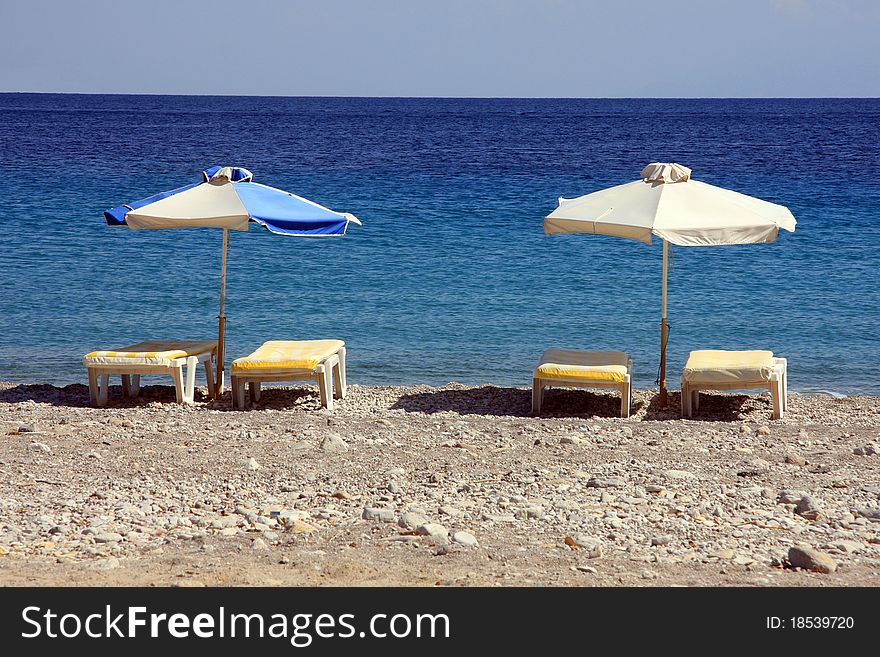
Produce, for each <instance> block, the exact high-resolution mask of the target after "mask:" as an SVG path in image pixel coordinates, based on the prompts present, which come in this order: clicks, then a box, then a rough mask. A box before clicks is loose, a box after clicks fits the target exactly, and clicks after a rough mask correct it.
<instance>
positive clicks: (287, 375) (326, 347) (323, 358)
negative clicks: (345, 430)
mask: <svg viewBox="0 0 880 657" xmlns="http://www.w3.org/2000/svg"><path fill="white" fill-rule="evenodd" d="M304 379H315V380H316V381H317V382H318V390H319V391H320V394H321V405H322V406H323V407H324V408H326V409H328V410H332V409H333V398H334V397H335V398H336V399H342V398H343V397H345V392H346V387H347V384H346V381H345V343H344V342H343V341H342V340H270V341H268V342H264V343H263V345H262V346H261V347H260V348H259V349H257V350H256V351H255V352H254V353H252V354H251V355H250V356H245V357H244V358H238V359H236V360H234V361H232V404H233V406H234V407H235V408H239V409H244V384H245V383H249V384H250V391H251V400H252V401H254V402H256V401H259V399H260V383H261V382H263V381H300V380H304ZM334 379H335V382H336V386H335V391H334V386H333V380H334Z"/></svg>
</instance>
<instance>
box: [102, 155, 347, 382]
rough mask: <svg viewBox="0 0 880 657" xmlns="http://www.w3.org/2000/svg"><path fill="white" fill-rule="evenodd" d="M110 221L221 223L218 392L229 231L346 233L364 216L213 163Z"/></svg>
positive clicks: (110, 215)
mask: <svg viewBox="0 0 880 657" xmlns="http://www.w3.org/2000/svg"><path fill="white" fill-rule="evenodd" d="M104 218H105V219H106V220H107V223H108V224H109V225H111V226H128V227H129V228H133V229H135V230H140V229H149V228H196V227H208V228H222V229H223V255H222V259H221V265H220V267H221V275H220V313H219V320H220V321H219V328H218V336H217V340H218V344H217V387H216V390H217V394H218V395H220V394H221V393H222V387H221V386H222V382H223V342H224V334H225V331H226V308H225V305H226V254H227V251H228V250H229V231H230V230H245V231H246V230H247V229H248V224H249V223H250V222H254V223H256V224H260V225H261V226H263V227H264V228H266V229H268V230H269V231H270V232H273V233H276V234H278V235H291V236H295V237H341V236H342V235H345V232H346V230H347V229H348V225H349V224H350V223H355V224H358V225H360V223H361V222H360V221H359V220H358V219H357V217H355V216H354V215H353V214H349V213H347V212H334V211H333V210H330V209H328V208H325V207H324V206H322V205H318V204H317V203H314V202H313V201H309V200H308V199H304V198H302V197H300V196H296V195H295V194H291V193H289V192H285V191H282V190H280V189H275V188H274V187H268V186H267V185H261V184H260V183H256V182H253V174H252V173H251V172H250V171H248V170H247V169H242V168H239V167H211V168H210V169H207V170H206V171H204V172H202V180H201V181H199V182H197V183H193V184H191V185H186V186H184V187H179V188H178V189H174V190H171V191H169V192H162V193H160V194H156V195H154V196H150V197H148V198H145V199H142V200H140V201H134V202H133V203H129V204H128V205H121V206H119V207H116V208H111V209H110V210H107V211H106V212H105V213H104Z"/></svg>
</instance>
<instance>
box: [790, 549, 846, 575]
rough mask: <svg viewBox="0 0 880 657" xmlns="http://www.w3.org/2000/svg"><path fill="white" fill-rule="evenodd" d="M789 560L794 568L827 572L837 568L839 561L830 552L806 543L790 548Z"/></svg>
mask: <svg viewBox="0 0 880 657" xmlns="http://www.w3.org/2000/svg"><path fill="white" fill-rule="evenodd" d="M788 562H789V563H790V564H791V566H792V567H793V568H803V569H804V570H812V571H815V572H819V573H825V574H830V573H833V572H834V571H835V570H837V562H836V561H835V560H834V559H833V558H832V557H831V555H830V554H826V553H825V552H820V551H819V550H815V549H813V548H811V547H808V546H804V545H796V546H793V547H791V548H789V550H788Z"/></svg>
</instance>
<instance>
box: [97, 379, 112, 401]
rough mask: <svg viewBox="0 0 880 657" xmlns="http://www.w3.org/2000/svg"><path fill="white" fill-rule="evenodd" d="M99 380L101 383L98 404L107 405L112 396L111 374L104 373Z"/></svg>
mask: <svg viewBox="0 0 880 657" xmlns="http://www.w3.org/2000/svg"><path fill="white" fill-rule="evenodd" d="M99 380H100V382H101V385H100V386H98V406H106V405H107V400H108V399H109V398H110V375H109V374H102V375H101V376H100V378H99Z"/></svg>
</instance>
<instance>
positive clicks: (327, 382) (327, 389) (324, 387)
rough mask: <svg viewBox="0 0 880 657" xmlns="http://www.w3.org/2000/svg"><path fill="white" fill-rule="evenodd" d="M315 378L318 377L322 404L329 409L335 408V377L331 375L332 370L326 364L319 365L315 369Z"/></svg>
mask: <svg viewBox="0 0 880 657" xmlns="http://www.w3.org/2000/svg"><path fill="white" fill-rule="evenodd" d="M315 378H316V379H318V392H319V393H320V395H321V406H323V407H324V408H326V409H327V410H328V411H331V410H333V378H332V377H331V376H330V370H329V369H328V368H327V367H325V366H324V365H318V367H317V369H316V370H315Z"/></svg>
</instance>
